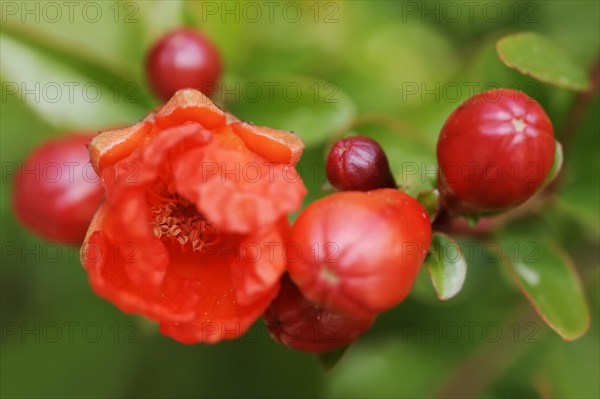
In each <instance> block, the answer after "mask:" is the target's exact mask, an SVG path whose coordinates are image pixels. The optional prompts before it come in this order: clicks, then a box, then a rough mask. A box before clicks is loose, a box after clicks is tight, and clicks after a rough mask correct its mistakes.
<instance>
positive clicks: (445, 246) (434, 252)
mask: <svg viewBox="0 0 600 399" xmlns="http://www.w3.org/2000/svg"><path fill="white" fill-rule="evenodd" d="M429 251H430V252H429V255H428V256H427V259H426V260H425V266H426V267H427V270H428V271H429V275H430V277H431V282H432V283H433V287H434V288H435V291H436V292H437V295H438V298H439V299H440V300H442V301H445V300H448V299H450V298H452V297H453V296H455V295H456V294H458V293H459V292H460V290H461V288H462V286H463V284H464V282H465V278H466V277H467V262H466V260H465V257H464V255H463V253H462V250H461V249H460V246H459V245H458V243H457V242H456V241H454V240H453V239H452V238H450V237H448V236H447V235H445V234H442V233H434V234H433V237H432V239H431V247H430V249H429Z"/></svg>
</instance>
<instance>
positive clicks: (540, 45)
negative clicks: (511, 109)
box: [496, 32, 590, 91]
mask: <svg viewBox="0 0 600 399" xmlns="http://www.w3.org/2000/svg"><path fill="white" fill-rule="evenodd" d="M496 49H497V51H498V55H499V56H500V59H501V60H502V62H504V64H506V66H508V67H509V68H512V69H516V70H517V71H519V72H521V73H523V74H525V75H530V76H532V77H534V78H536V79H538V80H540V81H542V82H546V83H549V84H552V85H554V86H558V87H563V88H566V89H571V90H577V91H583V90H586V89H587V88H588V86H589V84H590V82H589V79H588V76H587V73H586V70H585V69H584V68H583V67H582V66H581V65H578V64H577V63H575V62H574V61H573V60H572V59H571V58H570V57H569V54H567V53H566V52H565V51H564V50H563V49H562V48H560V47H558V46H557V45H556V44H554V43H553V42H552V41H551V40H549V39H547V38H545V37H544V36H542V35H540V34H538V33H533V32H526V33H517V34H513V35H509V36H506V37H504V38H502V39H501V40H500V41H498V44H497V47H496Z"/></svg>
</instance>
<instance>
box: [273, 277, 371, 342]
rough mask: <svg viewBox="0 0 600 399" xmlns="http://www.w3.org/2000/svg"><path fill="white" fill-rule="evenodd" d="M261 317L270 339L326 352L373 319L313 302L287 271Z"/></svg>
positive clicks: (350, 340) (355, 337)
mask: <svg viewBox="0 0 600 399" xmlns="http://www.w3.org/2000/svg"><path fill="white" fill-rule="evenodd" d="M264 317H265V321H266V323H267V327H268V329H269V332H270V334H271V336H272V337H273V339H275V340H276V341H277V342H279V343H281V344H283V345H286V346H289V347H290V348H294V349H297V350H299V351H303V352H329V351H332V350H335V349H337V348H340V347H342V346H345V345H348V344H350V343H351V342H352V341H354V340H355V339H357V338H358V337H359V336H360V335H362V334H363V333H364V332H365V331H367V330H368V329H369V328H370V327H371V325H372V324H373V320H374V318H373V317H367V318H362V319H357V318H353V317H349V316H346V315H342V314H339V313H334V312H331V311H328V310H325V309H323V308H321V307H319V306H317V305H315V304H314V303H312V302H311V301H309V300H308V299H306V298H305V297H304V296H303V295H302V293H301V292H300V291H299V290H298V288H297V287H296V286H295V285H294V283H293V282H292V281H291V280H290V278H289V277H288V276H287V275H286V276H284V277H283V278H282V280H281V291H280V292H279V295H278V296H277V298H275V299H274V300H273V302H272V303H271V306H270V307H269V309H267V312H266V313H265V315H264Z"/></svg>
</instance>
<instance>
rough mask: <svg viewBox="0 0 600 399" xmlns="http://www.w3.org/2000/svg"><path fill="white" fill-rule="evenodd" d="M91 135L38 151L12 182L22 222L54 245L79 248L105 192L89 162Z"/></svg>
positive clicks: (50, 144) (75, 136) (50, 143)
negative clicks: (66, 244)
mask: <svg viewBox="0 0 600 399" xmlns="http://www.w3.org/2000/svg"><path fill="white" fill-rule="evenodd" d="M91 139H92V136H90V135H84V134H72V135H68V136H65V137H63V138H60V139H56V140H51V141H48V142H46V143H44V144H42V145H41V146H40V147H38V148H37V149H36V150H35V151H34V152H33V153H32V154H31V155H30V156H29V157H28V158H27V159H26V160H25V162H24V163H23V165H22V166H21V168H20V169H19V171H18V172H17V174H16V175H15V179H14V191H13V198H12V200H13V207H14V210H15V214H16V216H17V217H18V219H19V221H20V222H21V223H23V225H25V226H26V227H27V228H29V229H30V230H32V231H33V232H35V233H37V234H39V235H40V236H42V237H43V238H45V239H47V240H50V241H57V242H62V243H69V244H77V243H81V242H82V241H83V238H84V236H85V233H86V231H87V228H88V225H89V224H90V222H91V221H92V217H93V216H94V213H95V212H96V210H97V209H98V206H99V205H100V200H101V199H102V195H103V194H104V190H103V189H102V184H101V182H100V178H99V177H98V176H97V175H96V173H95V172H94V170H93V169H92V166H91V164H90V159H89V155H88V149H87V145H88V144H89V142H90V141H91Z"/></svg>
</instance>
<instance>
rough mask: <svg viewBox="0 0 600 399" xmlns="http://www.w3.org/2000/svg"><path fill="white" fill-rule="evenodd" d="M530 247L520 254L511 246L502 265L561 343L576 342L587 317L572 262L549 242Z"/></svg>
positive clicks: (577, 276)
mask: <svg viewBox="0 0 600 399" xmlns="http://www.w3.org/2000/svg"><path fill="white" fill-rule="evenodd" d="M528 244H531V243H528ZM533 244H534V247H533V249H534V250H533V251H529V250H528V251H521V253H520V252H519V251H514V248H515V247H514V246H513V247H512V248H511V251H508V252H507V253H510V254H511V255H512V259H510V256H509V257H506V256H505V257H504V258H503V260H504V263H505V265H506V266H507V267H508V268H509V271H510V272H511V274H512V277H513V279H514V281H515V282H516V283H517V285H518V286H519V288H520V289H521V291H522V292H523V294H524V295H525V297H526V298H527V299H528V300H529V302H530V303H531V305H532V306H533V308H534V309H535V310H536V312H537V313H538V314H539V315H540V317H541V318H542V319H543V320H544V321H545V322H546V324H548V326H550V328H552V329H553V330H554V331H556V332H557V333H558V334H559V335H560V336H561V337H562V338H563V339H564V340H565V341H572V340H574V339H577V338H579V337H581V336H582V335H583V334H584V333H585V332H586V331H587V329H588V328H589V326H590V314H589V308H588V304H587V301H586V299H585V297H584V293H583V288H582V286H581V281H580V278H579V275H578V273H577V270H576V269H575V267H574V265H573V261H572V260H571V259H570V258H569V257H568V255H567V254H566V253H564V252H563V251H562V250H561V249H559V248H558V246H557V245H555V244H553V243H549V242H536V243H533Z"/></svg>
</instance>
